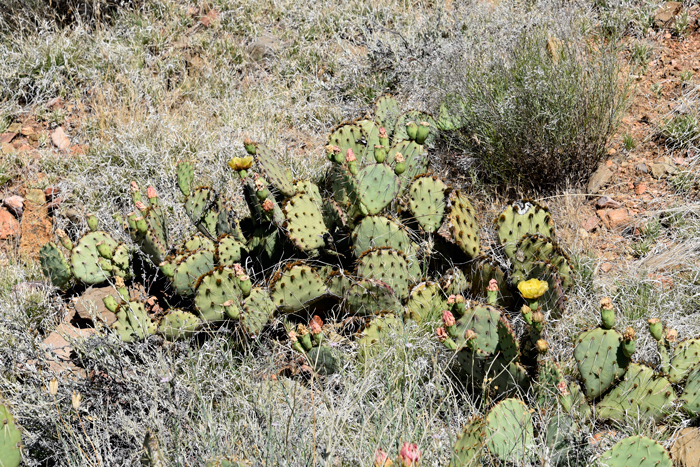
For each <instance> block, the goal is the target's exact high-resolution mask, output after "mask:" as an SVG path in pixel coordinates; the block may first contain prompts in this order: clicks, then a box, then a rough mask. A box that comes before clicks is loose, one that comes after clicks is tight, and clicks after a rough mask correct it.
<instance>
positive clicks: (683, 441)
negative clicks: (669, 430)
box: [671, 428, 700, 467]
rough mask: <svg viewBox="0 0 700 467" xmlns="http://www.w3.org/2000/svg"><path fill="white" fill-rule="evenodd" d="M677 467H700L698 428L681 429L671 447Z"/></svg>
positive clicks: (699, 431) (699, 436)
mask: <svg viewBox="0 0 700 467" xmlns="http://www.w3.org/2000/svg"><path fill="white" fill-rule="evenodd" d="M671 456H672V457H673V459H674V460H675V461H676V465H678V466H679V467H680V466H682V467H700V428H683V429H682V430H681V432H680V433H679V434H678V439H676V442H675V443H674V444H673V446H672V447H671Z"/></svg>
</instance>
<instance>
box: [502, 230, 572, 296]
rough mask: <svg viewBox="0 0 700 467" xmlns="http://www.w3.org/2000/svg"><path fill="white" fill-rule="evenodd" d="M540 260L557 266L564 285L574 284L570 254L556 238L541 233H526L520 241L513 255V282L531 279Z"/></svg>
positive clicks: (566, 286) (565, 286) (567, 286)
mask: <svg viewBox="0 0 700 467" xmlns="http://www.w3.org/2000/svg"><path fill="white" fill-rule="evenodd" d="M538 261H546V262H549V263H551V264H552V265H553V266H555V267H556V268H557V273H558V274H559V277H561V279H562V287H564V288H565V289H567V288H569V287H571V286H572V285H573V283H574V282H573V276H572V274H573V271H572V269H571V265H570V261H569V256H568V255H567V254H566V253H565V252H564V251H563V250H562V249H561V247H559V245H558V244H557V243H556V242H555V241H554V240H552V239H551V238H549V237H545V236H543V235H540V234H528V235H525V236H524V237H523V238H522V239H520V241H519V242H518V245H517V247H516V250H515V255H514V256H513V273H512V275H511V282H512V283H513V284H518V283H519V282H521V281H525V280H528V279H531V278H532V277H533V276H532V270H533V269H534V264H535V263H536V262H538Z"/></svg>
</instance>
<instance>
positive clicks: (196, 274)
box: [172, 248, 214, 295]
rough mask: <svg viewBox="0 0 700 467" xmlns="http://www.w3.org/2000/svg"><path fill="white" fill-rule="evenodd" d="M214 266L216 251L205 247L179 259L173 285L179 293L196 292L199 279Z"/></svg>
mask: <svg viewBox="0 0 700 467" xmlns="http://www.w3.org/2000/svg"><path fill="white" fill-rule="evenodd" d="M213 268H214V252H213V251H211V250H209V249H206V248H203V249H201V250H197V251H195V252H193V253H191V254H189V255H187V256H184V257H181V258H180V259H179V260H178V261H177V266H176V267H175V274H174V276H173V279H172V283H173V287H174V288H175V291H176V292H177V293H178V294H179V295H192V294H194V289H195V285H196V283H197V279H199V278H200V277H201V276H202V275H203V274H206V273H208V272H209V271H211V270H212V269H213Z"/></svg>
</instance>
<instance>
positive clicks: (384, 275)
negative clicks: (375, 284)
mask: <svg viewBox="0 0 700 467" xmlns="http://www.w3.org/2000/svg"><path fill="white" fill-rule="evenodd" d="M357 276H358V277H361V278H364V279H376V280H380V281H383V282H385V283H386V284H387V285H388V286H389V287H391V289H392V290H393V291H394V294H395V295H396V296H397V297H398V298H399V299H401V300H403V299H405V298H407V297H408V289H409V283H410V282H411V281H412V279H413V278H411V276H410V274H409V269H408V260H407V259H406V255H404V254H403V253H402V252H400V251H397V250H394V249H391V248H388V247H383V248H374V249H371V250H369V251H367V252H365V253H364V254H363V255H362V256H360V258H359V259H358V260H357Z"/></svg>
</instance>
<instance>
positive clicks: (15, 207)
mask: <svg viewBox="0 0 700 467" xmlns="http://www.w3.org/2000/svg"><path fill="white" fill-rule="evenodd" d="M3 204H4V205H5V207H7V209H8V210H9V211H10V212H11V213H13V214H14V215H15V216H17V217H22V212H23V211H24V198H22V197H21V196H17V195H14V196H8V197H7V198H5V199H4V200H3Z"/></svg>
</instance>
